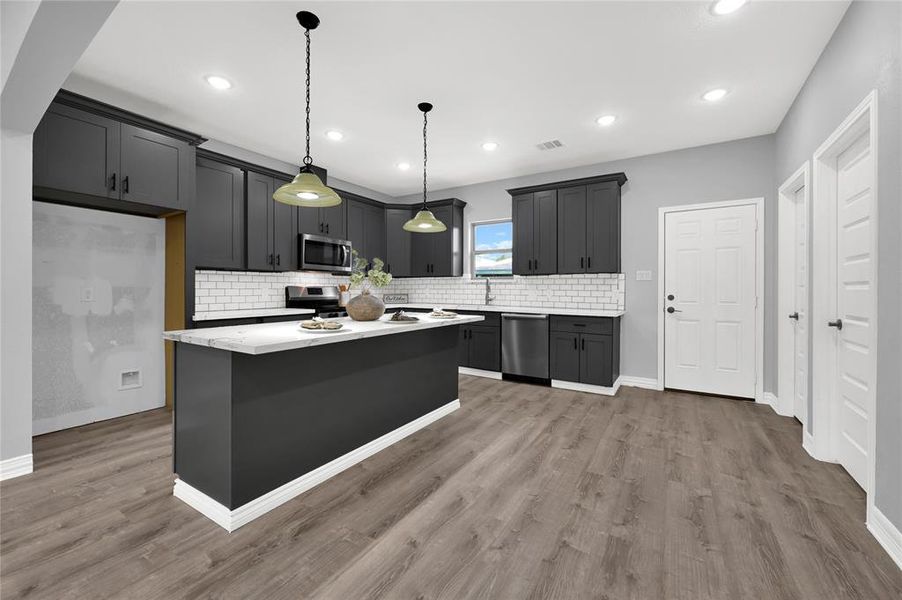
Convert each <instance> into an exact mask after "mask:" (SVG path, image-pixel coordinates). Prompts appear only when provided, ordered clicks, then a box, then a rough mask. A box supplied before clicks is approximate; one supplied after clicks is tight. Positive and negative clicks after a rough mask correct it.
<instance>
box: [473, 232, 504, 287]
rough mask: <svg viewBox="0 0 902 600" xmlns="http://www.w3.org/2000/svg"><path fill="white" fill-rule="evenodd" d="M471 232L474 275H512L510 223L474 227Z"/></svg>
mask: <svg viewBox="0 0 902 600" xmlns="http://www.w3.org/2000/svg"><path fill="white" fill-rule="evenodd" d="M473 230H474V231H473V234H474V235H473V238H474V239H473V251H474V260H473V266H474V270H475V275H476V276H477V277H480V276H481V277H486V276H489V275H510V274H512V273H513V271H512V266H513V246H514V241H513V238H514V234H513V227H512V225H511V222H510V221H505V222H503V223H486V224H484V225H476V226H475V227H474V228H473Z"/></svg>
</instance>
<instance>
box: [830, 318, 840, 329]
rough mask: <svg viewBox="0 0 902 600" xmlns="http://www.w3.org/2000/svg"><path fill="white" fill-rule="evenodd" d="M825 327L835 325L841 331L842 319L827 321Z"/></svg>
mask: <svg viewBox="0 0 902 600" xmlns="http://www.w3.org/2000/svg"><path fill="white" fill-rule="evenodd" d="M827 327H836V328H837V329H839V330H840V331H842V319H836V320H835V321H827Z"/></svg>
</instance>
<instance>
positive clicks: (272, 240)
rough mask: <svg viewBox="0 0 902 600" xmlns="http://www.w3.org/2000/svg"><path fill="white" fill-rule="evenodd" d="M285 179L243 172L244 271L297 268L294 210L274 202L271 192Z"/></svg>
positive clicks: (295, 210) (289, 269)
mask: <svg viewBox="0 0 902 600" xmlns="http://www.w3.org/2000/svg"><path fill="white" fill-rule="evenodd" d="M283 183H285V180H282V179H277V178H275V177H272V176H270V175H264V174H262V173H255V172H253V171H248V172H247V268H248V269H251V270H254V271H293V270H296V269H297V264H298V259H297V231H298V225H297V207H294V206H290V205H288V204H283V203H281V202H276V201H275V200H273V199H272V195H273V192H274V191H275V190H276V189H277V188H278V187H279V186H280V185H282V184H283Z"/></svg>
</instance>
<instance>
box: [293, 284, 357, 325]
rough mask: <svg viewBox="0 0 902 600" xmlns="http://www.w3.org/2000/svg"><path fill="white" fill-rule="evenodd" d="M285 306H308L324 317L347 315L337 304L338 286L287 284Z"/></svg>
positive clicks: (318, 315) (317, 314)
mask: <svg viewBox="0 0 902 600" xmlns="http://www.w3.org/2000/svg"><path fill="white" fill-rule="evenodd" d="M285 308H309V309H311V310H315V311H316V316H317V317H322V318H324V319H326V318H331V317H346V316H348V313H347V311H345V309H344V307H343V306H339V305H338V286H335V285H323V286H313V285H307V286H304V285H288V286H285Z"/></svg>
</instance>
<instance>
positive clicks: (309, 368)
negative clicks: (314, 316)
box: [230, 324, 459, 509]
mask: <svg viewBox="0 0 902 600" xmlns="http://www.w3.org/2000/svg"><path fill="white" fill-rule="evenodd" d="M389 326H390V327H391V326H393V325H389ZM394 326H396V327H399V328H400V327H404V325H394ZM351 327H353V324H352V325H351ZM322 335H329V334H325V333H324V334H322ZM458 335H459V327H458V326H447V327H439V328H436V329H427V330H421V331H411V332H409V333H398V334H395V335H387V336H381V337H375V338H364V339H360V340H355V341H351V342H343V343H340V344H327V345H322V346H314V347H310V348H302V349H298V350H288V351H285V352H274V353H271V354H264V355H257V356H253V355H246V354H237V353H236V354H235V355H234V357H233V360H234V362H233V373H232V382H233V383H232V384H233V389H232V394H233V396H232V397H233V402H234V406H233V410H234V413H233V431H232V442H233V444H234V446H233V454H232V461H233V462H232V483H233V485H232V502H231V505H230V508H233V509H234V508H237V507H239V506H241V505H243V504H245V503H247V502H249V501H250V500H253V499H255V498H257V497H259V496H262V495H263V494H265V493H267V492H269V491H271V490H273V489H275V488H277V487H279V486H281V485H283V484H285V483H287V482H289V481H292V480H294V479H296V478H298V477H300V476H301V475H304V474H306V473H309V472H310V471H312V470H314V469H316V468H317V467H320V466H322V465H324V464H326V463H328V462H330V461H332V460H334V459H336V458H338V457H340V456H342V455H344V454H347V453H348V452H350V451H352V450H354V449H356V448H359V447H361V446H363V445H364V444H366V443H368V442H371V441H372V440H374V439H376V438H379V437H380V436H383V435H385V434H387V433H389V432H391V431H393V430H395V429H397V428H398V427H401V426H402V425H405V424H407V423H410V422H411V421H414V420H415V419H417V418H419V417H421V416H423V415H425V414H427V413H429V412H432V411H433V410H435V409H437V408H439V407H441V406H444V405H445V404H448V403H449V402H452V401H454V400H456V399H457V398H458V395H457V339H458Z"/></svg>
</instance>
